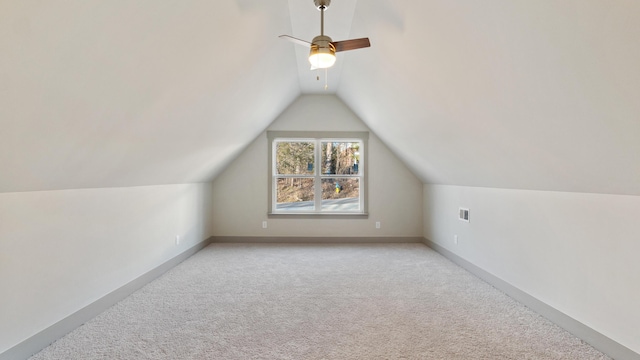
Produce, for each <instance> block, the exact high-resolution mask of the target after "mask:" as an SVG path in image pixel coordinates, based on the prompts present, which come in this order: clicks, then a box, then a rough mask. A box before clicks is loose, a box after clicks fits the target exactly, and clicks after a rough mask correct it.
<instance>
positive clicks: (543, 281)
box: [424, 185, 640, 353]
mask: <svg viewBox="0 0 640 360" xmlns="http://www.w3.org/2000/svg"><path fill="white" fill-rule="evenodd" d="M459 207H468V208H469V209H470V220H471V221H470V222H469V223H465V222H462V221H460V220H458V208H459ZM639 214H640V197H638V196H624V195H602V194H585V193H565V192H545V191H526V190H505V189H491V188H474V187H458V186H438V185H425V187H424V234H425V237H426V238H427V239H429V240H431V241H433V242H435V243H437V244H439V245H441V246H443V247H445V248H447V249H448V250H450V251H452V252H454V253H455V254H457V255H458V256H460V257H462V258H464V259H465V260H467V261H469V262H471V263H473V264H474V265H476V266H478V267H480V268H482V269H483V270H485V271H487V272H489V273H491V274H493V275H495V276H497V277H498V278H501V279H502V280H504V281H506V282H508V283H510V284H511V285H513V286H515V287H517V288H519V289H520V290H522V291H524V292H526V293H528V294H529V295H531V296H533V297H535V298H537V299H539V300H541V301H543V302H544V303H546V304H548V305H550V306H552V307H554V308H556V309H557V310H559V311H561V312H563V313H565V314H567V315H569V316H570V317H572V318H574V319H576V320H578V321H580V322H582V323H583V324H585V325H587V326H589V327H591V328H592V329H594V330H596V331H598V332H600V333H602V334H604V335H605V336H607V337H609V338H611V339H613V340H615V341H617V342H618V343H620V344H622V345H624V346H626V347H628V348H630V349H631V350H633V351H635V352H638V353H640V326H638V324H640V306H638V304H640V286H638V284H640V262H639V261H638V254H640V235H639V234H640V222H639V221H638V215H639ZM454 235H458V244H457V245H456V244H455V243H454Z"/></svg>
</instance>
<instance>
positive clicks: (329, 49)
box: [280, 0, 371, 70]
mask: <svg viewBox="0 0 640 360" xmlns="http://www.w3.org/2000/svg"><path fill="white" fill-rule="evenodd" d="M313 3H314V4H315V5H316V7H317V8H318V10H320V35H318V36H316V37H314V38H313V40H312V41H311V42H308V41H305V40H301V39H298V38H294V37H293V36H289V35H280V38H282V39H286V40H289V41H291V42H293V43H296V44H298V45H302V46H306V47H309V48H310V51H309V63H311V70H315V69H326V68H330V67H332V66H333V64H335V62H336V53H337V52H340V51H347V50H356V49H361V48H366V47H370V46H371V43H370V42H369V38H360V39H351V40H343V41H333V40H331V38H330V37H328V36H326V35H325V34H324V11H325V10H326V9H327V8H328V7H329V5H330V4H331V0H313Z"/></svg>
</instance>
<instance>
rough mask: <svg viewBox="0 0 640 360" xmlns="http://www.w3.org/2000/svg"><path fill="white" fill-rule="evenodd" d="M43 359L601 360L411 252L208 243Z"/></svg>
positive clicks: (422, 251) (446, 264) (39, 357)
mask: <svg viewBox="0 0 640 360" xmlns="http://www.w3.org/2000/svg"><path fill="white" fill-rule="evenodd" d="M31 359H32V360H44V359H83V360H84V359H580V360H585V359H608V358H607V357H606V356H604V355H603V354H602V353H600V352H598V351H596V350H595V349H594V348H592V347H591V346H589V345H587V344H585V343H583V342H582V341H581V340H579V339H577V338H576V337H574V336H572V335H571V334H569V333H567V332H566V331H564V330H562V329H561V328H559V327H557V326H555V325H554V324H552V323H550V322H549V321H547V320H546V319H544V318H542V317H541V316H539V315H537V314H536V313H534V312H532V311H530V310H529V309H527V308H526V307H524V306H523V305H521V304H519V303H517V302H515V301H514V300H512V299H511V298H509V297H507V296H506V295H504V294H503V293H501V292H499V291H498V290H496V289H494V288H493V287H491V286H490V285H488V284H486V283H484V282H483V281H481V280H479V279H477V278H476V277H474V276H473V275H471V274H469V273H468V272H466V271H465V270H463V269H462V268H460V267H458V266H457V265H455V264H453V263H451V262H450V261H448V260H447V259H445V258H444V257H442V256H441V255H439V254H437V253H436V252H434V251H433V250H431V249H429V248H428V247H426V246H424V245H422V244H359V245H346V244H345V245H309V244H306V245H292V244H212V245H210V246H208V247H207V248H205V249H204V250H202V251H200V252H199V253H197V254H196V255H194V256H193V257H191V258H189V259H188V260H187V261H185V262H183V263H182V264H180V265H179V266H177V267H175V268H174V269H172V270H171V271H169V272H168V273H166V274H165V275H163V276H162V277H161V278H159V279H158V280H156V281H154V282H152V283H150V284H149V285H147V286H145V287H144V288H142V289H141V290H139V291H138V292H136V293H134V294H133V295H132V296H130V297H128V298H127V299H125V300H123V301H121V302H120V303H118V304H116V305H115V306H113V307H112V308H111V309H109V310H108V311H106V312H104V313H103V314H101V315H100V316H98V317H97V318H95V319H93V320H91V321H89V322H87V323H86V324H85V325H83V326H82V327H80V328H78V329H76V330H75V331H73V332H72V333H70V334H68V335H67V336H66V337H64V338H62V339H60V340H59V341H57V342H55V343H54V344H52V345H51V346H49V347H48V348H46V349H44V350H43V351H41V352H40V353H38V354H36V355H34V356H33V357H32V358H31Z"/></svg>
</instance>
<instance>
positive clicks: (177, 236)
mask: <svg viewBox="0 0 640 360" xmlns="http://www.w3.org/2000/svg"><path fill="white" fill-rule="evenodd" d="M176 245H180V235H176Z"/></svg>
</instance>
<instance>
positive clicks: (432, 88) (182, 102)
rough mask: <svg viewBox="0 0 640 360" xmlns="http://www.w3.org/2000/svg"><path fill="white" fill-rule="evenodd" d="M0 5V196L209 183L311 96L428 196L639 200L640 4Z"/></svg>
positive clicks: (194, 1)
mask: <svg viewBox="0 0 640 360" xmlns="http://www.w3.org/2000/svg"><path fill="white" fill-rule="evenodd" d="M319 23H320V14H319V12H318V11H317V10H316V9H315V7H314V5H313V1H312V0H289V1H285V0H273V1H264V0H217V1H204V0H200V1H199V0H183V1H179V2H158V1H152V0H137V1H128V2H114V1H111V0H102V1H98V0H91V1H85V0H82V1H81V0H66V1H60V0H51V1H38V0H24V1H0V49H1V50H0V129H1V137H0V139H1V141H0V192H12V191H32V190H48V189H69V188H86V187H110V186H136V185H152V184H167V183H183V182H199V181H207V180H211V179H213V178H214V177H215V176H217V174H218V173H219V172H220V171H221V170H222V169H223V168H224V167H225V166H226V164H228V163H229V162H230V161H232V160H233V159H234V158H235V156H236V155H237V154H238V153H239V152H240V151H241V150H242V149H243V148H244V147H245V146H246V145H247V144H248V143H249V142H250V141H252V139H254V138H255V137H256V136H257V135H258V134H259V133H261V132H262V131H263V130H264V129H265V128H266V127H267V126H268V125H269V123H270V122H271V121H273V120H274V119H275V118H276V117H277V115H278V114H279V113H280V112H282V111H283V110H284V109H285V108H286V107H287V106H288V105H289V104H290V103H291V102H292V101H293V100H294V99H295V98H297V97H298V96H299V95H300V94H301V93H328V94H336V95H337V96H338V97H339V98H341V99H342V100H343V101H344V102H345V103H346V104H347V105H348V106H349V107H351V108H352V110H353V111H354V112H355V113H356V114H358V115H359V116H360V117H361V119H362V120H363V121H364V122H365V123H366V124H367V125H368V126H369V127H370V128H371V129H372V130H373V131H374V132H375V133H376V134H377V135H378V136H379V137H380V138H382V140H383V141H384V142H385V143H386V144H387V145H388V146H389V147H390V148H391V149H392V150H393V151H394V152H395V153H396V154H397V155H398V156H399V157H400V158H401V159H403V161H405V162H406V164H407V165H408V166H409V167H410V168H411V169H412V170H413V171H414V172H415V173H416V174H417V175H418V176H419V177H420V178H421V179H422V180H423V181H424V182H431V183H442V184H456V185H469V186H486V187H501V188H519V189H541V190H557V191H578V192H596V193H612V194H635V195H640V117H639V115H640V102H639V101H637V99H638V98H640V67H639V66H638V64H640V45H639V42H638V39H640V2H638V1H636V0H614V1H603V0H567V1H556V0H536V1H511V2H505V1H498V0H486V1H482V2H478V1H472V0H464V1H463V0H414V1H409V0H400V1H397V0H395V1H392V0H366V1H365V0H361V1H357V0H333V2H332V4H331V6H330V8H329V9H328V10H327V12H326V33H327V34H328V35H329V36H331V37H332V38H333V39H334V40H345V39H349V38H359V37H365V36H367V37H369V38H370V39H371V43H372V47H371V48H368V49H360V50H355V51H348V52H343V53H339V54H338V63H337V65H336V67H334V68H331V69H330V70H329V71H328V75H329V78H328V85H329V88H328V90H326V91H325V90H324V78H323V77H324V74H323V73H320V75H321V80H320V81H317V80H316V76H317V75H318V74H317V72H314V71H310V70H309V69H308V67H309V65H308V62H307V60H306V57H307V50H306V49H304V48H302V47H298V46H296V45H294V44H292V43H289V42H286V41H283V40H281V39H278V35H281V34H288V35H292V36H295V37H298V38H302V39H305V40H311V38H313V37H314V36H315V35H318V33H319Z"/></svg>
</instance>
